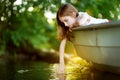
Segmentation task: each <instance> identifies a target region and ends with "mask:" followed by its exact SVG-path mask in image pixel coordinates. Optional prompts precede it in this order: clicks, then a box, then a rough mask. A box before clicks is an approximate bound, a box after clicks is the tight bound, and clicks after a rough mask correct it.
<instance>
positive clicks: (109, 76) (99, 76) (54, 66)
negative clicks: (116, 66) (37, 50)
mask: <svg viewBox="0 0 120 80" xmlns="http://www.w3.org/2000/svg"><path fill="white" fill-rule="evenodd" d="M79 63H80V61H76V62H75V61H74V60H73V61H70V62H68V63H67V64H66V73H65V74H61V75H60V74H58V73H57V71H58V68H59V64H58V63H48V62H44V61H32V60H6V59H2V58H0V80H120V75H117V74H113V73H109V72H102V71H98V70H95V69H92V70H91V69H90V68H89V66H87V65H86V64H85V65H84V66H81V65H80V64H79ZM82 64H84V63H82Z"/></svg>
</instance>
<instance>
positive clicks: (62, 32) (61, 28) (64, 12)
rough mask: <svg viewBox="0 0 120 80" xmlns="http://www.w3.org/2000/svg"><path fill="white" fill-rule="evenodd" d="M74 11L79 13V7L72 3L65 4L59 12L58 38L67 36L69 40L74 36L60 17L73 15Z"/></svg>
mask: <svg viewBox="0 0 120 80" xmlns="http://www.w3.org/2000/svg"><path fill="white" fill-rule="evenodd" d="M73 12H74V13H78V11H77V9H76V8H75V7H74V6H72V5H71V4H63V5H62V6H61V7H60V8H59V10H58V12H57V16H56V19H57V23H58V27H57V31H58V38H59V39H60V40H62V39H64V38H67V39H68V40H70V39H71V37H72V34H71V32H70V31H69V27H67V26H65V24H64V23H63V22H61V21H60V17H63V16H72V17H73Z"/></svg>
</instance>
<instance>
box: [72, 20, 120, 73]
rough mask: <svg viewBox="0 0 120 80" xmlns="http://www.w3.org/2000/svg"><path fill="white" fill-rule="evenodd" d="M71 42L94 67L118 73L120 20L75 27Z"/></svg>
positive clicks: (119, 69)
mask: <svg viewBox="0 0 120 80" xmlns="http://www.w3.org/2000/svg"><path fill="white" fill-rule="evenodd" d="M73 35H74V39H73V40H72V43H73V45H74V47H75V49H76V52H77V54H78V56H80V57H81V58H83V59H85V60H86V61H88V62H91V63H92V65H93V66H94V67H95V68H98V69H102V70H105V71H111V72H115V73H116V72H117V73H120V21H114V22H110V23H102V24H94V25H89V26H83V27H77V28H75V29H74V30H73Z"/></svg>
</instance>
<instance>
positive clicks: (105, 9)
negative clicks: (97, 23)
mask: <svg viewBox="0 0 120 80" xmlns="http://www.w3.org/2000/svg"><path fill="white" fill-rule="evenodd" d="M16 1H17V0H1V1H0V19H1V20H0V33H1V34H0V45H2V46H3V45H4V46H6V47H7V46H8V43H9V42H12V44H14V45H15V46H17V47H18V46H20V45H23V46H27V42H29V43H31V44H32V45H33V46H34V47H35V48H39V49H50V48H54V49H58V45H59V43H58V40H57V38H56V36H57V35H56V33H57V32H56V26H57V25H56V21H55V18H53V19H51V20H52V21H53V24H52V25H51V23H48V18H47V17H46V16H45V13H46V11H50V12H52V13H56V12H57V10H58V8H59V6H60V5H61V4H62V1H63V0H62V1H61V0H18V1H22V2H21V3H20V4H15V3H16ZM65 1H66V2H68V3H71V4H73V5H74V6H75V7H76V8H77V9H78V10H79V11H86V12H88V13H89V14H90V15H91V16H94V17H100V18H108V19H112V20H117V19H118V18H119V17H118V16H120V9H119V8H120V4H119V3H120V0H111V1H109V0H89V1H88V0H65ZM30 8H31V9H30ZM3 24H4V25H3ZM56 46H57V47H56Z"/></svg>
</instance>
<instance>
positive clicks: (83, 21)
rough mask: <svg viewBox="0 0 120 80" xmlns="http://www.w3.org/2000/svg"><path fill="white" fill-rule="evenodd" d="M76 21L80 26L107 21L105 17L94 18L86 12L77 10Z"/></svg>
mask: <svg viewBox="0 0 120 80" xmlns="http://www.w3.org/2000/svg"><path fill="white" fill-rule="evenodd" d="M78 21H79V24H80V25H81V26H86V25H90V24H99V23H105V22H109V20H107V19H97V18H94V17H92V16H90V15H88V14H87V13H86V12H79V16H78Z"/></svg>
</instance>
